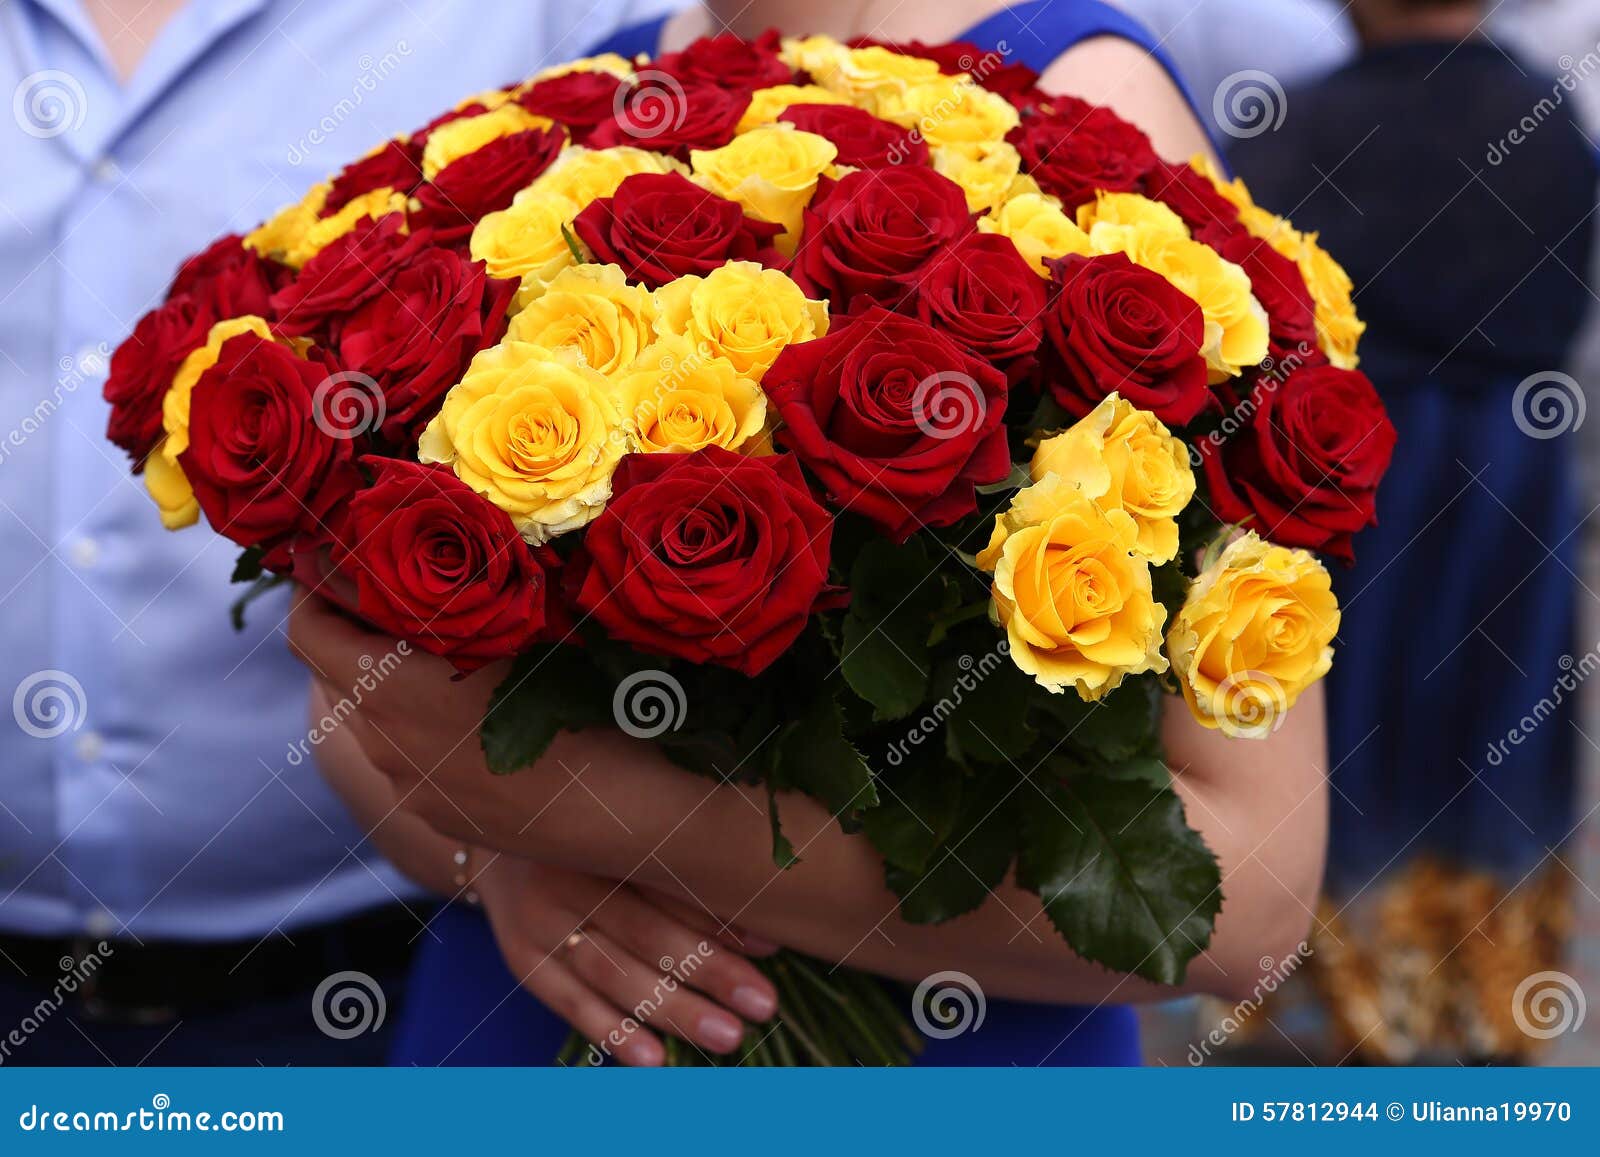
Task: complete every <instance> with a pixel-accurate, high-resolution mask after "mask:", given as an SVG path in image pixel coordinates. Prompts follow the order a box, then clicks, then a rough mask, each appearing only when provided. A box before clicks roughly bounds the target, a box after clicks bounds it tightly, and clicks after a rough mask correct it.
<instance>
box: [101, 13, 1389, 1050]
mask: <svg viewBox="0 0 1600 1157" xmlns="http://www.w3.org/2000/svg"><path fill="white" fill-rule="evenodd" d="M1036 79H1037V78H1036V77H1035V76H1033V75H1032V74H1031V73H1030V72H1028V70H1026V69H1025V68H1022V67H1020V66H1016V65H1010V64H1006V63H1005V62H1003V61H1002V60H1000V59H998V58H997V57H995V56H994V54H989V55H985V54H984V53H982V52H980V51H979V50H978V49H977V48H975V47H973V46H971V45H961V44H948V45H939V46H928V45H921V44H909V45H889V44H871V43H858V44H854V45H850V46H846V45H842V44H839V43H837V42H834V41H831V40H828V39H824V38H817V37H813V38H809V39H781V38H780V37H779V36H778V35H777V34H776V33H770V34H768V35H766V36H763V37H761V38H759V39H756V40H753V41H746V40H741V39H739V38H736V37H732V36H728V35H722V36H717V37H713V38H708V39H705V40H701V41H699V42H697V43H695V44H693V45H691V46H690V47H688V48H687V49H685V50H684V51H682V52H676V53H670V54H666V55H663V56H661V57H660V58H658V59H656V60H653V61H648V62H646V61H627V60H623V59H620V58H616V57H597V58H592V59H588V60H582V61H579V62H576V63H574V64H571V65H567V66H563V67H561V68H557V69H552V70H549V71H546V72H543V73H541V74H539V75H537V76H535V77H533V78H532V79H531V80H528V81H526V82H523V83H519V84H515V85H511V86H508V87H505V88H500V89H494V90H491V91H488V92H484V93H480V94H479V95H477V96H474V97H471V98H469V99H468V100H466V101H464V102H463V103H462V104H460V105H458V106H457V107H456V108H454V109H452V110H450V111H449V112H446V113H444V114H443V115H442V116H440V117H438V118H436V119H435V120H433V121H432V122H430V123H429V124H427V125H425V126H423V127H422V128H420V129H418V130H417V131H416V132H414V133H411V134H409V135H407V136H403V137H398V138H396V139H394V140H390V141H387V142H385V143H384V144H382V145H380V146H379V147H378V148H377V149H375V150H374V151H372V152H371V153H369V154H367V155H366V156H365V157H362V158H361V159H360V160H358V161H355V162H354V163H352V164H350V165H349V166H348V167H346V168H345V169H344V170H342V171H341V172H339V173H338V174H336V175H335V176H333V177H332V178H331V179H330V180H328V181H327V182H326V183H323V184H319V185H317V186H316V187H315V188H314V189H312V191H311V192H310V193H309V194H308V195H307V196H306V197H305V198H304V199H303V200H301V201H300V202H299V203H297V204H294V205H291V206H289V207H288V208H286V209H284V210H283V211H282V212H280V213H279V214H278V215H277V216H275V217H273V218H272V219H271V220H269V221H267V222H266V223H265V224H263V225H261V226H260V227H259V228H257V229H256V230H255V231H254V232H252V233H250V234H248V235H247V236H244V237H237V236H230V237H225V238H223V239H221V240H219V241H217V242H216V243H215V244H214V245H212V246H211V247H210V248H208V249H206V250H205V251H204V252H202V253H200V254H199V255H197V256H196V257H194V258H192V259H191V260H190V261H188V262H187V263H186V264H185V265H184V266H183V267H182V269H181V270H180V271H179V273H178V275H177V278H176V280H175V281H174V283H173V285H172V288H171V291H170V293H169V294H168V296H167V298H166V301H165V303H164V304H162V305H161V306H160V307H159V308H157V309H155V310H154V311H153V312H151V313H150V314H148V315H147V316H146V317H144V318H143V319H142V320H141V321H140V322H139V324H138V326H137V328H136V330H135V331H134V333H133V335H132V337H131V338H130V339H129V340H128V341H127V342H125V343H124V344H123V345H122V347H121V348H120V349H119V350H118V351H117V353H116V355H115V357H114V358H113V361H112V367H111V374H110V379H109V382H108V384H107V386H106V395H107V398H108V399H109V400H110V401H111V403H112V405H113V414H112V418H111V425H110V431H109V435H110V437H111V439H112V440H113V441H114V442H116V443H117V444H118V445H119V446H121V447H122V448H123V449H125V450H126V451H127V452H128V453H129V454H130V455H131V457H132V459H133V462H134V469H135V471H136V472H137V471H142V473H143V475H144V477H145V480H146V482H147V484H148V488H149V491H150V493H151V495H152V496H153V497H154V499H155V501H156V502H157V504H158V505H159V507H160V511H161V516H162V518H163V520H164V522H165V523H166V524H167V525H168V526H169V527H174V528H176V527H181V526H185V525H187V524H190V523H193V522H195V521H196V520H197V519H198V517H199V515H200V514H201V513H204V515H205V517H206V520H207V521H208V522H209V523H210V524H211V526H212V527H213V528H214V529H215V530H216V531H218V532H220V533H221V534H223V535H226V536H227V537H228V538H230V539H231V540H233V541H234V542H236V543H237V544H238V545H240V546H241V547H243V554H242V556H241V557H240V560H239V563H238V567H237V570H236V573H235V576H234V577H235V579H236V580H237V581H240V582H248V583H250V584H251V588H250V591H249V592H248V594H247V596H246V597H247V598H248V597H249V596H250V595H253V594H254V593H256V592H258V591H260V590H262V589H265V588H267V587H268V586H270V585H272V584H273V583H275V582H277V581H281V580H282V579H284V578H285V577H289V576H292V577H294V578H296V579H298V580H299V581H302V582H304V583H306V584H307V585H308V586H310V587H312V588H314V589H316V590H318V591H320V592H322V593H324V594H326V595H328V596H329V597H333V598H336V599H339V600H341V601H342V602H343V604H344V605H345V608H346V609H347V610H348V612H349V613H351V614H352V615H354V616H357V617H359V618H360V619H361V620H363V621H365V622H366V623H368V624H370V625H372V626H373V627H375V628H377V629H380V630H382V631H384V632H387V633H390V634H393V635H396V636H399V637H400V638H402V639H405V640H409V641H410V643H411V644H412V645H414V646H417V647H421V648H423V649H425V650H427V651H430V652H433V653H435V654H438V655H441V656H443V657H445V658H446V659H448V660H449V661H450V662H451V663H453V664H454V665H455V666H456V667H457V668H458V669H459V670H460V671H463V672H467V671H471V670H473V669H475V668H478V667H480V666H483V665H485V664H487V663H490V662H494V661H502V660H513V661H514V662H513V663H512V664H511V666H510V673H509V675H508V676H507V677H506V678H505V679H504V682H503V683H502V684H501V685H500V687H499V689H498V691H497V692H496V694H495V697H494V700H493V704H492V707H491V710H490V713H489V715H488V717H487V718H486V719H485V720H484V722H483V726H482V743H483V749H484V752H485V754H486V757H487V762H488V764H489V766H490V767H491V768H492V769H494V770H495V771H497V772H511V771H514V770H516V769H518V768H522V767H526V766H528V765H530V764H532V763H533V762H534V761H536V760H537V759H538V758H539V756H540V755H541V753H542V752H543V751H544V749H545V747H546V746H547V745H548V744H549V742H550V741H551V740H552V738H553V737H554V736H555V735H556V734H557V733H558V732H560V731H561V730H563V729H569V728H584V727H597V726H620V727H622V728H623V729H625V730H627V731H628V732H629V733H631V734H633V735H636V736H640V737H644V738H648V739H650V740H652V741H653V742H655V743H656V744H659V745H660V747H661V748H662V749H663V750H664V751H665V752H666V753H667V754H668V755H669V756H670V757H671V758H672V759H674V760H675V761H677V762H678V763H680V764H682V765H683V766H685V767H687V768H691V769H693V770H695V771H697V772H701V773H704V774H706V775H709V776H714V777H717V778H719V779H721V780H724V781H737V782H741V783H745V784H755V785H760V786H763V787H764V788H765V790H766V792H767V794H768V798H769V800H770V801H771V803H770V812H771V823H772V841H773V852H774V855H775V856H776V857H777V859H778V861H779V862H780V863H782V864H790V863H792V862H794V861H795V860H796V858H797V857H799V856H801V855H803V854H804V849H803V848H801V849H798V850H797V849H795V848H794V847H793V846H792V845H791V844H790V842H789V841H788V840H787V839H786V838H785V836H784V834H783V826H782V822H781V821H782V816H781V809H780V807H779V797H780V795H781V793H784V792H792V791H797V792H804V793H807V794H809V795H811V796H813V797H815V798H816V799H817V800H820V801H821V802H822V803H824V804H825V805H826V806H827V807H828V808H829V809H830V810H831V811H832V812H833V814H834V815H835V816H836V817H837V819H838V822H839V823H840V824H841V825H843V826H844V828H845V829H846V830H847V831H851V832H856V833H859V837H858V838H862V839H866V840H869V841H871V843H872V845H873V846H874V847H875V848H876V849H877V851H878V852H879V853H880V854H881V856H882V858H883V861H884V864H885V868H886V873H887V882H888V885H889V887H890V888H891V889H892V890H893V891H894V892H895V893H896V894H897V895H898V896H899V897H900V908H901V913H902V915H903V916H904V918H905V919H907V920H910V921H919V922H928V921H942V920H947V919H950V918H952V917H954V916H957V915H959V914H961V913H963V912H966V911H969V910H971V909H973V908H975V907H977V906H978V905H980V904H982V903H983V902H984V900H985V898H986V897H987V895H988V894H989V892H990V891H991V889H993V888H995V887H996V886H997V885H999V884H1000V883H1001V882H1002V880H1004V879H1005V878H1007V876H1008V875H1009V874H1011V873H1013V872H1014V873H1015V879H1016V881H1017V882H1018V883H1019V884H1020V885H1022V886H1023V887H1025V888H1028V889H1030V890H1033V891H1035V892H1037V893H1038V895H1039V896H1040V898H1041V900H1042V902H1043V905H1044V908H1045V910H1046V911H1047V912H1048V915H1049V917H1050V919H1051V920H1052V921H1053V923H1054V924H1055V926H1056V928H1057V929H1058V930H1059V932H1060V934H1061V935H1062V936H1063V937H1065V939H1066V941H1067V942H1068V943H1069V944H1070V945H1071V947H1072V948H1073V949H1074V950H1075V951H1076V952H1077V953H1078V954H1080V955H1082V956H1083V957H1085V958H1087V959H1090V960H1094V961H1098V962H1100V963H1102V964H1104V965H1105V966H1107V967H1109V968H1112V969H1116V970H1120V971H1125V972H1130V973H1135V974H1137V975H1139V976H1142V977H1146V978H1149V979H1150V980H1153V981H1157V982H1162V983H1168V984H1172V983H1177V982H1178V981H1180V980H1181V979H1182V977H1183V975H1184V970H1185V965H1186V963H1187V962H1188V961H1189V960H1190V959H1191V958H1192V957H1193V956H1194V955H1195V954H1196V953H1198V952H1199V951H1201V950H1202V949H1203V948H1204V947H1205V946H1206V944H1207V942H1208V940H1209V937H1210V935H1211V930H1212V925H1213V922H1214V919H1215V917H1216V915H1217V913H1218V911H1219V910H1220V908H1221V905H1222V903H1223V890H1222V886H1221V884H1222V881H1221V879H1220V876H1219V872H1218V867H1217V863H1216V860H1215V858H1214V856H1213V855H1212V853H1211V852H1210V851H1209V850H1208V849H1207V847H1206V846H1205V844H1204V843H1203V841H1202V840H1201V838H1200V837H1199V836H1198V835H1197V834H1196V833H1195V832H1194V831H1193V830H1191V829H1190V827H1189V826H1188V825H1187V823H1186V822H1185V817H1184V811H1183V807H1182V804H1181V801H1180V799H1179V797H1178V796H1177V795H1176V794H1175V793H1174V791H1173V789H1172V786H1171V782H1170V775H1169V773H1168V770H1167V768H1166V766H1165V765H1164V763H1163V761H1162V748H1161V743H1160V740H1159V733H1158V726H1157V724H1158V713H1159V711H1160V708H1161V704H1162V701H1163V698H1164V696H1165V695H1167V694H1173V693H1177V694H1181V695H1182V696H1183V698H1184V700H1185V701H1186V703H1187V705H1188V708H1189V710H1190V711H1191V712H1192V713H1193V715H1194V717H1195V718H1196V719H1197V720H1198V721H1199V722H1200V723H1201V724H1202V725H1204V726H1205V727H1207V728H1220V729H1222V730H1224V731H1226V732H1227V733H1229V734H1231V735H1236V736H1241V737H1254V736H1262V735H1265V734H1267V733H1269V732H1270V731H1272V730H1273V728H1274V727H1275V726H1276V725H1277V723H1278V722H1280V721H1281V719H1282V716H1283V713H1284V712H1285V711H1286V710H1288V709H1289V708H1290V707H1291V706H1292V705H1293V704H1294V702H1295V699H1296V697H1297V696H1298V695H1299V694H1300V693H1301V692H1302V691H1304V690H1305V689H1306V687H1308V686H1309V685H1310V684H1312V683H1314V682H1315V681H1316V680H1317V679H1319V678H1321V677H1322V675H1323V674H1325V673H1326V672H1327V670H1328V668H1329V664H1330V662H1331V660H1332V648H1331V645H1330V644H1331V640H1332V639H1333V637H1334V634H1335V632H1336V629H1337V627H1338V623H1339V611H1338V607H1337V605H1336V603H1335V600H1334V597H1333V595H1332V593H1331V590H1330V584H1329V577H1328V574H1327V572H1326V571H1325V570H1324V569H1323V567H1322V565H1321V564H1320V563H1319V562H1318V561H1317V558H1316V557H1315V552H1321V553H1325V554H1329V555H1332V556H1335V557H1338V558H1345V559H1348V558H1349V557H1350V544H1351V537H1352V535H1353V534H1354V533H1355V532H1356V531H1358V530H1360V529H1361V528H1362V527H1363V526H1365V525H1367V524H1368V523H1370V522H1371V521H1372V520H1373V517H1374V515H1373V502H1374V494H1375V492H1376V489H1377V486H1378V482H1379V480H1380V478H1381V476H1382V474H1383V472H1384V470H1385V468H1386V466H1387V464H1388V460H1389V457H1390V454H1391V452H1392V449H1393V446H1394V441H1395V435H1394V431H1393V428H1392V427H1391V426H1390V424H1389V422H1388V419H1387V418H1386V416H1385V414H1384V411H1383V407H1382V405H1381V404H1380V402H1379V400H1378V398H1377V396H1376V394H1375V392H1374V390H1373V388H1372V386H1371V384H1370V383H1369V382H1368V381H1367V380H1366V378H1365V377H1363V376H1362V375H1361V374H1360V373H1359V372H1357V371H1356V369H1355V365H1356V345H1357V341H1358V339H1359V337H1360V333H1361V329H1362V326H1361V324H1360V322H1359V321H1358V320H1357V318H1356V316H1355V312H1354V309H1353V307H1352V303H1351V296H1350V290H1351V287H1350V283H1349V280H1348V279H1347V278H1346V277H1345V275H1344V273H1343V271H1342V270H1341V269H1340V268H1339V266H1338V265H1337V264H1335V262H1334V261H1333V260H1332V259H1331V258H1330V257H1329V256H1328V254H1326V253H1325V252H1324V251H1323V250H1322V249H1321V248H1320V247H1319V246H1318V244H1317V241H1316V238H1315V237H1314V236H1308V235H1305V234H1302V233H1300V232H1297V231H1296V230H1295V229H1294V228H1293V227H1292V226H1291V225H1290V224H1289V223H1288V222H1286V221H1284V220H1282V219H1280V218H1276V217H1274V216H1272V215H1271V214H1269V213H1268V212H1266V211H1265V210H1263V209H1261V208H1258V207H1257V206H1256V205H1255V204H1254V203H1253V202H1252V201H1251V199H1250V196H1249V194H1248V192H1247V191H1246V190H1245V189H1244V187H1243V186H1242V185H1241V184H1239V183H1238V182H1228V181H1225V180H1223V179H1222V178H1221V177H1220V176H1218V175H1217V174H1216V173H1214V172H1213V171H1211V169H1210V168H1209V167H1208V166H1207V165H1206V164H1205V163H1204V162H1203V161H1197V162H1196V163H1194V164H1192V165H1177V164H1170V163H1167V162H1164V161H1162V160H1161V159H1160V158H1158V157H1157V156H1156V154H1155V153H1154V151H1153V150H1152V148H1151V146H1150V143H1149V141H1148V140H1147V139H1146V138H1145V136H1144V135H1143V134H1142V133H1141V132H1140V131H1139V130H1138V129H1136V128H1134V127H1133V126H1131V125H1129V124H1127V123H1126V122H1124V121H1122V120H1120V119H1119V118H1118V117H1117V116H1115V115H1114V114H1112V113H1111V112H1109V111H1107V110H1106V109H1103V108H1097V107H1093V106H1091V105H1088V104H1085V103H1084V102H1082V101H1079V100H1076V99H1073V98H1070V97H1055V96H1049V95H1046V94H1044V93H1042V92H1040V91H1038V90H1037V89H1036V88H1035V86H1034V81H1035V80H1036ZM241 605H242V603H241ZM774 967H775V969H776V974H777V977H778V979H779V982H780V991H781V993H782V999H783V1005H784V1008H785V1010H786V1012H787V1013H788V1016H787V1018H786V1022H785V1026H784V1030H783V1032H782V1033H781V1034H779V1035H778V1036H777V1037H776V1038H769V1041H768V1043H767V1044H766V1045H765V1046H763V1048H762V1049H761V1050H759V1051H756V1050H754V1049H752V1050H747V1051H746V1052H745V1053H744V1054H742V1056H741V1059H752V1058H753V1059H755V1060H757V1061H779V1062H792V1061H802V1062H823V1063H826V1062H830V1061H835V1060H845V1059H860V1060H866V1061H869V1062H874V1061H876V1062H890V1063H892V1062H896V1061H902V1060H904V1059H906V1057H907V1054H908V1049H909V1048H911V1047H912V1046H911V1045H910V1044H909V1043H908V1036H907V1034H906V1032H905V1028H906V1026H905V1023H904V1022H905V1018H904V1017H903V1016H902V1015H901V1013H900V1010H899V1009H897V1008H896V1007H895V1006H894V1004H893V1003H892V1002H889V1001H886V1000H885V997H884V992H883V990H882V989H881V987H880V986H879V985H878V984H877V983H876V982H875V981H873V980H872V979H871V978H867V977H864V976H861V975H859V974H854V973H851V972H850V970H848V969H837V970H831V971H829V972H827V973H826V974H824V973H823V972H821V971H818V970H817V969H815V968H813V967H810V966H808V965H807V964H806V962H805V961H804V960H803V959H801V958H798V957H795V956H792V955H791V956H786V957H780V958H779V961H778V963H777V964H776V965H775V966H774Z"/></svg>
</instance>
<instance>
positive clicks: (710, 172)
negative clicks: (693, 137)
mask: <svg viewBox="0 0 1600 1157" xmlns="http://www.w3.org/2000/svg"><path fill="white" fill-rule="evenodd" d="M838 155H839V150H838V149H836V148H834V146H833V142H832V141H830V140H828V139H827V138H826V137H819V136H817V135H816V134H815V133H803V132H801V131H799V130H798V129H792V128H790V127H789V126H788V125H786V124H785V125H768V126H766V127H764V128H758V129H751V130H750V131H749V132H747V133H741V134H740V135H739V136H736V137H734V138H733V140H732V141H730V142H728V143H727V144H726V145H723V146H722V147H721V148H720V149H694V150H692V151H691V152H690V153H689V160H690V161H691V162H692V167H693V169H694V175H695V177H696V178H697V179H698V180H699V181H700V183H701V184H702V185H704V186H705V187H706V188H708V189H710V190H711V191H712V192H713V193H716V194H718V195H719V196H723V197H726V198H728V199H729V200H730V201H737V202H739V204H741V205H743V206H744V207H745V209H747V210H748V211H749V212H750V214H751V216H754V217H759V218H761V219H762V220H763V221H772V222H775V223H777V224H779V225H782V226H783V227H784V230H785V234H786V236H785V237H783V238H780V239H779V240H780V248H781V247H782V244H783V243H784V242H787V246H788V249H787V251H788V252H791V253H792V252H793V251H794V237H795V235H796V234H798V233H799V231H800V216H801V214H802V213H803V212H804V211H805V207H806V206H807V205H808V204H810V202H811V195H812V194H813V193H815V192H816V191H817V178H819V177H821V176H822V174H823V173H825V172H827V171H828V169H829V167H830V166H832V164H833V159H834V158H835V157H837V156H838Z"/></svg>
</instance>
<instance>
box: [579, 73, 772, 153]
mask: <svg viewBox="0 0 1600 1157" xmlns="http://www.w3.org/2000/svg"><path fill="white" fill-rule="evenodd" d="M749 107H750V94H749V92H747V91H745V90H744V89H737V88H723V87H721V86H719V85H715V84H711V83H710V82H709V81H695V82H693V83H691V84H679V83H678V82H677V81H676V80H675V79H673V78H672V77H670V76H663V75H662V74H661V73H659V72H656V73H651V72H649V71H646V72H642V73H640V74H639V76H638V77H637V78H636V79H635V83H634V85H633V87H632V88H630V89H629V90H628V94H627V96H626V97H624V98H623V101H622V103H621V104H620V105H619V106H618V107H617V110H616V115H615V116H613V117H612V118H611V119H610V120H608V121H606V122H604V123H603V124H601V125H599V126H598V127H597V128H596V129H595V130H594V132H593V133H592V134H590V136H589V144H590V146H591V147H593V148H597V149H609V148H614V147H617V146H621V145H632V146H633V147H634V148H639V149H649V150H651V151H652V152H657V153H669V154H671V155H672V156H674V157H677V158H678V159H679V160H680V161H687V160H688V159H689V151H690V150H691V149H718V148H721V147H722V146H723V145H725V144H727V143H728V142H729V141H731V140H733V135H734V132H735V130H736V129H737V128H738V127H739V120H740V118H741V117H743V116H744V110H745V109H747V108H749Z"/></svg>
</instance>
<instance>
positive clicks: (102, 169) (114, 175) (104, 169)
mask: <svg viewBox="0 0 1600 1157" xmlns="http://www.w3.org/2000/svg"><path fill="white" fill-rule="evenodd" d="M91 171H92V172H93V174H94V179H95V180H96V181H98V182H100V184H102V185H112V184H115V183H116V182H117V181H118V180H120V179H121V177H122V169H121V167H119V166H118V164H117V162H115V161H113V160H112V159H111V158H110V157H101V158H100V159H99V160H98V161H96V162H95V163H94V168H93V170H91Z"/></svg>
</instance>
